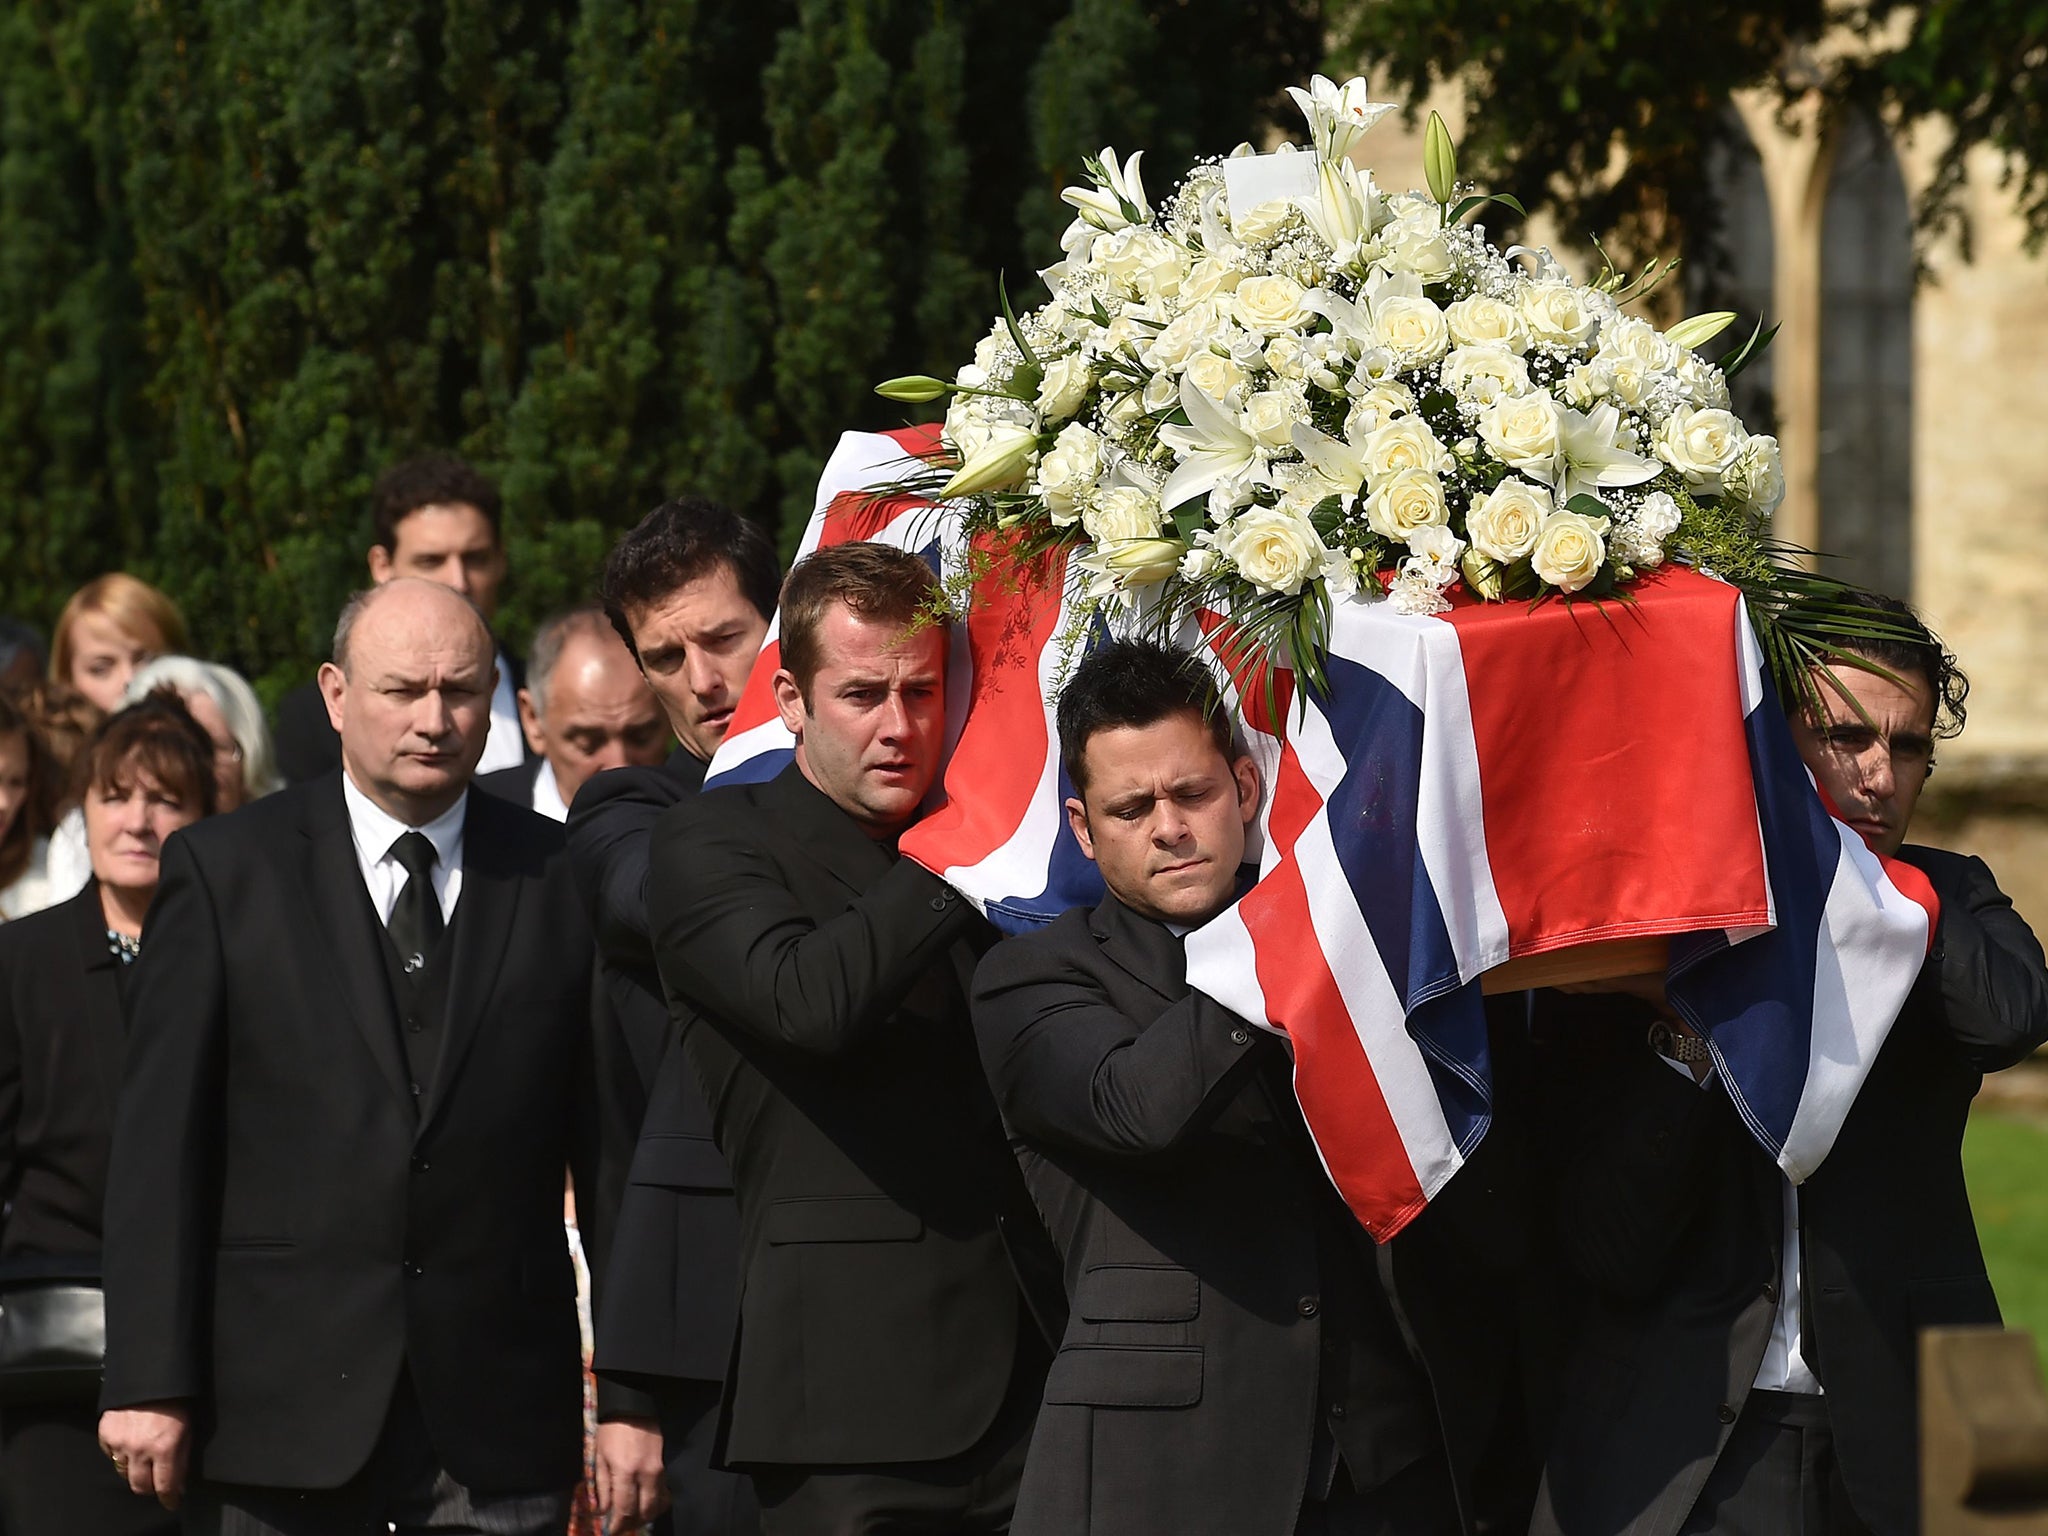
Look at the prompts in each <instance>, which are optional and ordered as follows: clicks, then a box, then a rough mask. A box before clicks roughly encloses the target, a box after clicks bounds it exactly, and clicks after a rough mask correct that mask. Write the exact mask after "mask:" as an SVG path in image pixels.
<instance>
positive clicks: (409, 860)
mask: <svg viewBox="0 0 2048 1536" xmlns="http://www.w3.org/2000/svg"><path fill="white" fill-rule="evenodd" d="M391 857H393V858H394V859H396V860H398V862H399V863H400V864H402V865H403V866H405V873H406V882H405V885H404V887H403V888H402V889H401V890H400V891H399V893H398V900H397V901H396V902H394V903H393V904H392V907H391V921H390V922H389V923H387V924H385V927H386V928H387V929H388V930H389V931H390V934H391V942H392V943H393V944H394V945H396V946H397V948H398V958H399V961H400V963H402V964H403V965H404V966H405V971H406V974H407V975H408V976H410V975H414V974H416V973H417V972H419V971H421V970H423V969H424V968H425V967H426V963H427V958H428V956H430V955H432V954H433V952H434V946H435V945H436V944H438V943H440V941H441V900H440V898H439V897H438V896H436V895H435V894H434V865H435V863H436V862H437V859H438V856H437V855H436V854H435V852H434V845H433V844H432V843H431V842H429V841H428V840H427V835H426V834H425V833H424V832H408V833H406V834H405V835H404V836H403V837H401V838H399V840H398V841H397V842H395V843H393V844H392V845H391Z"/></svg>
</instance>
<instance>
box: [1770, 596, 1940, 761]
mask: <svg viewBox="0 0 2048 1536" xmlns="http://www.w3.org/2000/svg"><path fill="white" fill-rule="evenodd" d="M1845 601H1846V603H1847V604H1848V606H1849V607H1851V608H1860V609H1862V610H1863V611H1864V612H1866V613H1871V614H1875V615H1878V616H1880V617H1882V618H1883V619H1884V620H1886V622H1888V623H1889V624H1890V625H1891V626H1892V628H1894V629H1898V630H1903V631H1905V632H1906V633H1907V634H1908V635H1910V636H1911V637H1912V638H1910V639H1907V638H1900V639H1882V640H1853V641H1850V640H1844V641H1841V642H1839V643H1840V645H1841V647H1842V649H1843V650H1845V651H1850V652H1853V653H1854V654H1855V655H1857V656H1861V657H1862V658H1864V659H1865V660H1866V661H1874V662H1876V663H1877V664H1878V665H1879V666H1880V667H1883V668H1884V669H1885V670H1886V671H1887V672H1896V673H1901V674H1904V673H1908V672H1918V673H1919V674H1920V675H1921V676H1922V677H1923V678H1925V679H1926V681H1927V690H1928V692H1929V693H1931V694H1933V695H1934V739H1935V740H1936V741H1948V740H1950V739H1952V738H1954V737H1956V736H1960V735H1961V734H1962V731H1963V722H1964V720H1965V718H1966V714H1967V711H1966V710H1965V708H1964V702H1965V701H1966V700H1967V699H1968V698H1969V696H1970V680H1969V678H1967V677H1965V676H1964V675H1963V669H1962V668H1961V667H1960V666H1958V665H1957V664H1956V658H1955V654H1954V653H1953V652H1952V651H1950V650H1949V648H1948V647H1947V646H1945V645H1943V644H1942V643H1941V638H1940V637H1939V636H1938V635H1936V634H1935V633H1934V631H1933V630H1931V629H1929V628H1928V627H1927V622H1926V620H1924V619H1922V618H1921V617H1920V615H1919V614H1917V613H1915V612H1914V611H1913V609H1912V606H1911V605H1910V604H1908V603H1904V602H1901V601H1900V600H1899V599H1898V598H1896V597H1893V596H1891V595H1890V594H1889V593H1885V592H1864V591H1851V592H1849V593H1847V594H1846V596H1845ZM1839 670H1840V669H1839V668H1838V669H1837V671H1838V672H1839ZM1781 702H1782V703H1783V704H1784V706H1785V712H1786V713H1787V714H1792V715H1796V714H1799V713H1800V712H1801V711H1802V710H1803V708H1804V706H1805V702H1806V701H1804V700H1801V699H1784V700H1781Z"/></svg>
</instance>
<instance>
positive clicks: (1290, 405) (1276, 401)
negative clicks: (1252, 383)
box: [1241, 389, 1301, 448]
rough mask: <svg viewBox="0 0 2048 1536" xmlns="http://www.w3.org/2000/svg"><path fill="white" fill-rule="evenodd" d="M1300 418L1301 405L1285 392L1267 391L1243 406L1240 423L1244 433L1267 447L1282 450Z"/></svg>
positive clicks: (1290, 438)
mask: <svg viewBox="0 0 2048 1536" xmlns="http://www.w3.org/2000/svg"><path fill="white" fill-rule="evenodd" d="M1300 415H1301V402H1300V401H1299V400H1298V399H1297V398H1295V397H1294V396H1291V395H1289V394H1288V393H1287V392H1286V391H1285V390H1279V389H1267V390H1261V391H1260V392H1259V393H1258V394H1256V395H1253V396H1252V397H1251V399H1249V400H1247V401H1246V402H1245V404H1244V413H1243V416H1242V417H1241V420H1242V422H1243V425H1244V429H1245V431H1247V432H1249V433H1251V435H1252V436H1253V437H1254V438H1256V439H1257V440H1258V442H1259V443H1260V444H1261V445H1263V446H1264V447H1267V448H1285V447H1288V446H1289V445H1290V444H1291V443H1292V442H1293V441H1294V437H1293V433H1294V423H1295V421H1296V420H1297V419H1298V418H1299V417H1300Z"/></svg>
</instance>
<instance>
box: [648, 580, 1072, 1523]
mask: <svg viewBox="0 0 2048 1536" xmlns="http://www.w3.org/2000/svg"><path fill="white" fill-rule="evenodd" d="M936 596H937V584H936V582H935V580H934V578H933V577H932V575H931V572H930V571H929V570H928V569H927V568H926V567H925V566H924V564H923V563H922V562H921V561H919V560H918V559H917V558H916V557H915V556H912V555H909V554H907V553H905V552H903V551H901V550H895V549H889V548H886V547H884V546H881V545H875V544H852V545H842V546H838V547H835V548H832V549H827V550H824V551H821V552H819V553H817V554H814V555H812V556H810V557H809V558H808V559H806V560H804V561H802V562H800V563H799V564H798V565H797V566H796V568H795V569H794V570H793V571H791V573H790V577H789V580H788V582H787V583H785V585H784V588H783V593H782V652H781V656H782V668H781V670H779V671H778V672H777V673H776V675H775V691H776V697H777V700H778V702H779V704H780V706H781V711H782V718H783V721H784V723H785V724H787V725H788V726H789V727H790V729H791V730H792V731H794V732H795V733H796V734H797V738H798V746H797V757H796V762H795V763H794V765H792V766H791V767H790V768H788V769H786V770H785V771H784V772H783V773H782V774H781V776H780V777H778V778H776V779H774V780H772V781H770V782H768V783H765V784H758V785H750V786H746V787H744V788H735V789H716V790H711V791H709V792H707V793H705V794H702V795H699V796H698V797H697V798H695V799H693V800H686V801H684V802H683V803H681V804H680V805H678V806H677V807H676V808H675V809H674V810H672V811H670V812H669V813H668V814H667V815H666V816H664V817H663V818H662V821H661V824H660V826H659V827H658V828H657V829H656V832H655V839H654V858H653V867H652V870H651V873H650V877H649V885H648V911H649V915H650V917H651V919H652V921H653V926H654V952H655V960H656V963H657V964H658V966H659V967H660V971H661V979H662V982H663V984H664V986H665V988H666V989H667V993H668V997H669V1000H670V1003H671V1004H672V1006H673V1008H674V1011H675V1017H676V1022H677V1025H678V1027H679V1028H680V1029H681V1030H682V1038H683V1049H684V1052H685V1053H686V1054H687V1056H688V1057H689V1060H690V1064H691V1066H692V1067H693V1068H694V1069H695V1071H696V1074H697V1077H698V1080H699V1081H700V1083H701V1084H702V1085H703V1087H704V1089H705V1091H706V1095H707V1097H708V1098H709V1100H710V1104H711V1112H712V1130H713V1134H714V1135H715V1137H716V1138H717V1142H718V1146H719V1149H720V1150H721V1151H722V1152H723V1153H724V1154H725V1156H726V1159H727V1161H728V1162H729V1163H730V1164H731V1167H732V1172H733V1177H734V1180H735V1184H736V1188H737V1192H738V1198H739V1208H740V1264H741V1293H740V1322H739V1336H738V1338H737V1340H736V1342H735V1345H734V1351H733V1358H732V1369H731V1373H730V1375H729V1376H728V1378H727V1384H726V1401H725V1407H724V1416H723V1423H722V1426H721V1429H722V1436H721V1440H722V1449H723V1451H724V1454H725V1457H726V1459H727V1460H728V1461H729V1462H730V1463H731V1464H732V1465H734V1466H738V1467H743V1468H745V1469H746V1470H747V1471H749V1472H750V1473H751V1474H752V1476H753V1478H754V1484H755V1487H756V1489H757V1490H758V1491H759V1493H760V1496H761V1504H762V1509H763V1515H764V1523H765V1525H766V1528H767V1529H768V1530H769V1531H770V1532H772V1533H785V1532H787V1533H804V1536H813V1533H815V1536H827V1533H831V1536H838V1533H841V1532H850V1531H875V1532H881V1531H912V1530H932V1531H939V1530H943V1531H949V1532H977V1531H990V1532H993V1531H1001V1530H1005V1529H1007V1528H1008V1525H1009V1520H1010V1510H1011V1502H1012V1498H1013V1496H1014V1492H1015V1488H1016V1479H1017V1474H1018V1472H1019V1470H1020V1468H1021V1465H1022V1461H1023V1452H1024V1444H1025V1440H1026V1438H1027V1436H1028V1433H1029V1428H1030V1423H1031V1418H1032V1413H1033V1411H1034V1409H1035V1407H1036V1405H1037V1401H1038V1393H1039V1387H1040V1384H1041V1382H1042V1380H1043V1373H1044V1362H1045V1347H1044V1344H1043V1342H1042V1341H1041V1339H1040V1337H1039V1335H1038V1334H1037V1332H1036V1331H1035V1327H1034V1323H1033V1319H1032V1314H1031V1312H1030V1311H1029V1309H1028V1308H1027V1304H1026V1301H1025V1299H1024V1297H1023V1296H1022V1295H1021V1294H1020V1289H1019V1282H1018V1279H1017V1277H1016V1274H1015V1273H1013V1271H1012V1267H1011V1266H1012V1259H1011V1254H1010V1252H1006V1244H1007V1245H1008V1246H1009V1248H1010V1249H1011V1250H1014V1251H1015V1253H1016V1254H1017V1258H1018V1262H1019V1264H1020V1267H1023V1268H1025V1269H1026V1270H1027V1272H1030V1273H1033V1274H1037V1273H1040V1272H1041V1269H1040V1266H1041V1265H1042V1264H1043V1262H1044V1260H1045V1259H1047V1258H1049V1250H1048V1249H1047V1248H1046V1247H1045V1238H1044V1234H1043V1233H1042V1231H1040V1230H1039V1229H1038V1226H1037V1222H1036V1220H1035V1218H1034V1216H1033V1215H1032V1213H1031V1211H1030V1207H1029V1203H1028V1200H1027V1198H1026V1196H1025V1193H1024V1189H1023V1186H1022V1182H1021V1180H1020V1179H1019V1178H1018V1174H1017V1169H1016V1165H1015V1163H1014V1162H1013V1161H1012V1160H1011V1158H1010V1156H1009V1152H1008V1149H1007V1147H1006V1146H1005V1145H1004V1141H1003V1137H1002V1132H1001V1128H1000V1126H999V1124H998V1122H997V1119H996V1115H995V1107H994V1105H993V1104H992V1103H991V1102H990V1099H989V1095H988V1087H987V1084H986V1083H985V1082H984V1081H983V1079H982V1076H981V1072H980V1068H979V1065H978V1063H977V1062H976V1060H975V1056H974V1046H973V1039H972V1034H971V1031H970V1029H969V1027H968V1021H967V1013H966V988H967V983H968V980H969V978H970V974H971V968H972V965H973V960H974V948H973V946H974V945H975V943H976V942H977V941H978V940H980V939H981V938H982V937H983V936H984V935H985V934H986V933H987V929H986V928H985V926H984V925H983V924H982V922H981V920H980V918H978V917H977V916H975V914H974V913H973V911H972V909H971V908H968V907H966V906H965V905H964V904H963V903H962V902H961V901H960V900H959V898H958V897H957V896H956V895H955V893H954V892H953V891H952V890H951V889H950V888H949V887H948V886H947V885H946V884H945V883H944V882H943V881H941V880H939V879H938V878H936V877H935V876H933V875H930V874H928V873H926V872H925V871H924V870H922V869H920V868H918V867H917V866H916V865H915V864H913V863H911V862H910V861H908V860H906V859H901V858H898V857H897V856H896V853H895V840H896V837H897V835H898V834H899V833H901V832H902V831H903V830H904V829H905V828H906V827H907V826H909V825H910V823H911V821H912V820H913V818H915V816H916V815H917V813H918V807H919V804H920V803H921V802H922V801H923V799H924V796H925V793H926V791H927V790H928V789H930V787H931V784H932V781H933V778H934V775H935V773H936V771H937V767H938V758H939V751H940V748H941V746H942V745H943V743H944V738H945V726H946V719H945V657H946V643H947V636H946V631H945V627H944V625H943V622H934V621H933V620H932V619H931V618H930V612H931V609H932V607H933V606H934V599H935V598H936ZM1055 1284H1056V1282H1055ZM1048 1300H1049V1302H1050V1304H1051V1305H1052V1306H1054V1307H1057V1301H1056V1300H1052V1299H1050V1298H1048Z"/></svg>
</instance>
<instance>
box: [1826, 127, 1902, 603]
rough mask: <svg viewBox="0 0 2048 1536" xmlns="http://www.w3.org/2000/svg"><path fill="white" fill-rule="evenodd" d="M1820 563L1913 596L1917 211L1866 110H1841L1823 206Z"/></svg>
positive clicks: (1884, 139)
mask: <svg viewBox="0 0 2048 1536" xmlns="http://www.w3.org/2000/svg"><path fill="white" fill-rule="evenodd" d="M1819 450H1820V455H1819V456H1820V463H1819V471H1820V485H1819V490H1820V541H1819V542H1820V548H1821V550H1822V551H1823V552H1824V553H1826V554H1829V555H1833V556H1835V557H1836V558H1835V559H1833V560H1830V561H1826V562H1824V563H1823V566H1822V568H1823V569H1824V570H1828V571H1831V572H1833V573H1835V574H1837V575H1841V576H1844V577H1847V578H1848V579H1849V580H1851V581H1855V582H1859V583H1861V584H1863V585H1866V586H1871V587H1875V588H1877V589H1878V590H1880V591H1884V592H1890V593H1892V594H1893V595H1895V596H1898V597H1905V598H1910V597H1911V596H1912V595H1913V219H1912V209H1911V207H1910V206H1909V204H1908V203H1907V200H1906V184H1905V181H1904V179H1903V178H1902V177H1901V176H1900V174H1899V160H1898V156H1897V154H1896V153H1895V152H1894V151H1893V149H1892V143H1891V139H1890V137H1889V135H1887V134H1886V132H1885V130H1884V127H1883V125H1882V124H1881V123H1879V122H1878V121H1877V119H1876V118H1874V117H1872V116H1871V115H1870V114H1869V113H1868V112H1863V111H1854V112H1850V113H1848V114H1847V115H1845V116H1844V118H1843V119H1842V121H1841V123H1840V125H1839V128H1838V135H1837V138H1836V142H1835V149H1834V157H1833V168H1832V169H1831V171H1830V172H1829V175H1828V192H1827V202H1826V205H1825V207H1824V209H1823V211H1822V215H1821V311H1820V440H1819Z"/></svg>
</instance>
